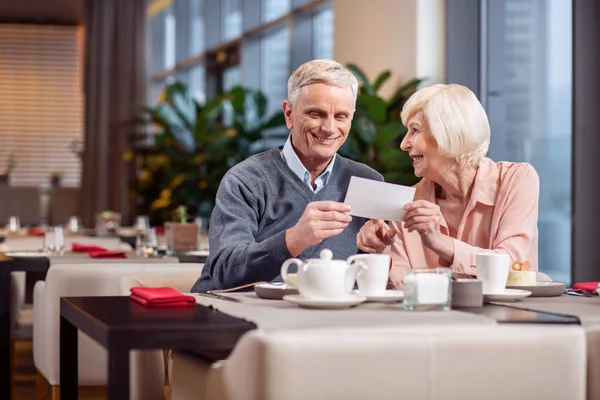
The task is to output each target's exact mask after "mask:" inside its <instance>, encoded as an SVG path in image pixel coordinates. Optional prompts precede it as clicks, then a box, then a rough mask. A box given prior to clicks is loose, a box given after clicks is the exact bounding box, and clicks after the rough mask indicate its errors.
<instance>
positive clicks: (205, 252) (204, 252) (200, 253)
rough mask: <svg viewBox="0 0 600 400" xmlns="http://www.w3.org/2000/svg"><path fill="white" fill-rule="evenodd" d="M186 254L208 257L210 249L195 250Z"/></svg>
mask: <svg viewBox="0 0 600 400" xmlns="http://www.w3.org/2000/svg"><path fill="white" fill-rule="evenodd" d="M185 255H186V256H196V257H208V250H194V251H188V252H187V253H185Z"/></svg>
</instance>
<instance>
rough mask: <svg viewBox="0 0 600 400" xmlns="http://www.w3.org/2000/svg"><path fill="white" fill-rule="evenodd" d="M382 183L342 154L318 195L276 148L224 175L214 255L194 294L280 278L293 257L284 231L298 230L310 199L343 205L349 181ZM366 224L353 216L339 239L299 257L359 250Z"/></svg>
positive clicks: (214, 220) (214, 221) (341, 255)
mask: <svg viewBox="0 0 600 400" xmlns="http://www.w3.org/2000/svg"><path fill="white" fill-rule="evenodd" d="M352 176H359V177H362V178H367V179H374V180H378V181H382V180H383V177H382V176H381V174H379V173H378V172H377V171H375V170H373V169H372V168H370V167H368V166H366V165H364V164H360V163H357V162H355V161H351V160H348V159H346V158H343V157H341V156H340V155H339V154H338V155H337V158H336V160H335V163H334V165H333V170H332V172H331V176H330V177H329V179H328V181H327V184H326V185H325V186H324V187H323V188H322V189H321V190H320V191H319V192H317V193H313V192H312V191H311V190H310V188H309V187H308V186H307V185H306V184H305V183H304V182H302V180H301V179H300V178H298V176H296V175H295V174H294V173H293V172H292V170H291V169H290V168H289V167H288V166H287V164H286V162H285V160H283V158H282V157H281V154H280V151H279V150H278V149H273V150H269V151H266V152H264V153H261V154H257V155H254V156H252V157H250V158H248V159H247V160H245V161H243V162H241V163H239V164H238V165H236V166H235V167H233V168H231V170H229V171H228V172H227V174H225V176H224V177H223V180H222V181H221V184H220V186H219V190H218V192H217V199H216V205H215V208H214V210H213V212H212V216H211V220H210V233H209V237H210V239H209V241H210V256H209V257H208V260H207V261H206V264H205V265H204V269H203V270H202V276H201V277H200V278H199V279H198V281H196V283H195V284H194V286H193V287H192V292H204V291H207V290H213V289H226V288H231V287H235V286H239V285H244V284H248V283H252V282H258V281H271V280H273V279H275V278H277V277H278V276H279V270H280V268H281V264H282V263H283V262H284V261H285V260H287V259H288V258H290V257H291V255H290V253H289V252H288V250H287V247H286V244H285V231H286V230H287V229H289V228H291V227H292V226H294V225H295V224H296V223H297V222H298V220H299V219H300V217H301V216H302V213H303V212H304V209H305V208H306V206H307V205H308V203H310V202H312V201H322V200H332V201H339V202H342V201H344V197H345V195H346V190H347V188H348V184H349V182H350V177H352ZM365 222H366V220H365V219H364V218H358V217H353V219H352V222H351V223H350V225H348V227H347V228H346V229H345V230H344V231H343V232H342V233H341V234H339V235H338V236H335V237H331V238H328V239H325V240H324V241H322V242H321V243H319V244H317V245H315V246H311V247H309V248H307V249H306V250H304V251H303V252H302V253H301V254H300V255H299V257H298V258H300V259H307V258H315V257H318V255H319V252H320V251H321V250H322V249H324V248H328V249H330V250H331V251H332V252H333V256H334V258H337V259H345V258H347V257H348V256H350V255H352V254H355V253H356V252H357V247H356V234H357V233H358V231H359V230H360V228H361V227H362V225H363V224H364V223H365Z"/></svg>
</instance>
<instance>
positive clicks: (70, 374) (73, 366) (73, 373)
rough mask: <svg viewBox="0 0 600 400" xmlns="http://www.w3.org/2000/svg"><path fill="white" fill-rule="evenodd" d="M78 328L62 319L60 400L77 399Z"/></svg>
mask: <svg viewBox="0 0 600 400" xmlns="http://www.w3.org/2000/svg"><path fill="white" fill-rule="evenodd" d="M77 350H78V344H77V328H75V327H74V326H73V324H71V323H70V322H69V321H68V320H67V319H66V318H64V317H62V316H61V317H60V398H61V399H62V400H65V399H77V396H78V393H77V391H78V374H79V367H78V365H77Z"/></svg>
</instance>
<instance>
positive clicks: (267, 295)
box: [254, 283, 298, 300]
mask: <svg viewBox="0 0 600 400" xmlns="http://www.w3.org/2000/svg"><path fill="white" fill-rule="evenodd" d="M254 293H256V295H257V296H258V297H260V298H261V299H268V300H282V299H283V296H286V295H291V294H298V289H292V288H286V286H285V284H284V283H280V284H276V283H257V284H256V285H254Z"/></svg>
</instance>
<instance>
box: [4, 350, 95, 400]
mask: <svg viewBox="0 0 600 400" xmlns="http://www.w3.org/2000/svg"><path fill="white" fill-rule="evenodd" d="M15 347H16V353H15V378H14V383H13V400H35V364H34V363H33V343H32V342H17V343H16V344H15ZM103 392H104V389H103V388H83V389H80V393H79V398H80V399H84V400H104V399H106V396H105V395H104V393H103ZM48 400H49V399H48Z"/></svg>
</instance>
